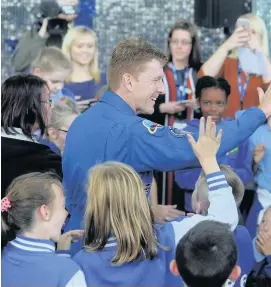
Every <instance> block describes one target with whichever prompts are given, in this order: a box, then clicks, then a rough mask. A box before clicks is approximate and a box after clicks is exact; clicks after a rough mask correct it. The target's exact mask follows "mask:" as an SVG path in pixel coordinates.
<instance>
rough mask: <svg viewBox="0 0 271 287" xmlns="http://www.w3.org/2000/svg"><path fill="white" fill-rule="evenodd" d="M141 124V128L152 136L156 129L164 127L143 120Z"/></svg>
mask: <svg viewBox="0 0 271 287" xmlns="http://www.w3.org/2000/svg"><path fill="white" fill-rule="evenodd" d="M142 123H143V126H144V127H145V128H147V129H148V131H149V133H150V134H152V135H153V134H154V133H156V131H157V129H159V128H163V127H164V126H162V125H159V124H157V123H154V122H151V121H149V120H144V121H143V122H142Z"/></svg>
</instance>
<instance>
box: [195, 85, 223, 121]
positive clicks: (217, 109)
mask: <svg viewBox="0 0 271 287" xmlns="http://www.w3.org/2000/svg"><path fill="white" fill-rule="evenodd" d="M199 104H200V108H201V111H202V115H203V116H204V118H205V119H206V118H207V117H208V116H211V117H212V121H214V122H215V123H219V122H220V121H221V118H222V116H223V113H224V111H225V109H226V107H227V98H226V94H225V92H224V91H222V90H220V89H216V88H206V89H203V90H202V92H201V98H200V102H199Z"/></svg>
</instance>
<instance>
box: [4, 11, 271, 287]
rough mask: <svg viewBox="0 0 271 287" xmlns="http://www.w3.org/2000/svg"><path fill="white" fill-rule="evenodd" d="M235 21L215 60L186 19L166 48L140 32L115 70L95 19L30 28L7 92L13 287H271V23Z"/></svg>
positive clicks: (117, 52)
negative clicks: (52, 31)
mask: <svg viewBox="0 0 271 287" xmlns="http://www.w3.org/2000/svg"><path fill="white" fill-rule="evenodd" d="M56 10H57V9H56ZM57 11H58V10H57ZM57 13H58V12H57ZM240 19H242V21H237V24H236V29H235V31H234V32H233V33H232V35H231V36H230V37H229V39H227V40H226V41H225V43H223V44H222V45H221V47H219V48H218V50H217V51H216V52H215V53H214V54H213V55H212V56H211V57H210V59H209V60H207V61H206V62H205V63H202V61H201V57H200V47H199V40H198V33H197V28H196V26H195V25H194V24H192V23H189V22H186V21H178V22H177V23H175V24H174V26H173V27H172V28H171V29H170V31H169V34H168V38H167V43H168V45H167V47H168V55H166V54H165V53H164V52H163V51H161V50H160V49H158V48H157V47H155V46H154V45H152V44H150V43H148V42H146V41H144V40H143V39H141V38H138V37H130V38H128V39H124V40H123V41H121V42H120V43H118V44H117V45H116V47H114V49H113V51H112V55H111V58H110V61H109V63H108V70H107V74H104V73H102V72H101V71H100V69H99V65H98V63H99V53H98V39H97V37H96V35H95V32H94V31H93V30H91V29H90V28H87V27H84V26H73V25H71V27H70V28H69V29H68V30H67V32H66V33H65V35H63V39H62V38H61V43H60V44H59V42H58V44H57V45H55V44H52V43H56V42H54V41H48V38H50V35H49V34H48V19H47V18H45V19H44V20H43V22H42V23H41V25H40V27H39V29H38V30H34V29H33V31H31V33H32V34H31V35H32V36H31V41H35V43H37V45H35V46H33V47H32V48H33V49H32V48H31V51H30V50H28V48H27V47H25V45H26V42H27V41H26V38H25V37H23V38H22V40H21V42H19V44H18V46H17V49H16V52H15V54H14V57H13V64H14V68H15V70H16V71H17V72H18V73H17V74H15V75H13V76H11V77H10V78H8V79H7V80H6V81H5V82H4V83H3V84H2V90H1V122H2V123H1V143H2V172H1V177H2V181H1V189H2V191H1V198H2V200H1V217H2V226H1V235H2V244H1V247H2V264H1V270H2V286H3V287H11V286H12V287H16V286H17V287H21V286H33V287H34V286H61V287H62V286H63V287H64V286H67V287H69V286H70V287H75V286H82V287H84V286H178V287H181V286H187V287H203V286H204V287H205V286H206V287H207V286H208V287H209V286H210V287H225V286H236V287H252V286H254V287H258V286H261V287H266V286H271V183H270V182H271V85H270V83H271V64H270V58H269V52H268V51H269V49H268V40H267V31H266V27H265V24H264V22H263V21H262V20H261V19H260V18H259V17H257V16H255V15H254V14H247V15H243V16H240ZM66 20H69V22H70V21H72V20H73V18H71V17H70V18H69V19H66ZM240 23H242V25H240ZM28 34H29V33H28ZM27 37H30V36H29V35H27ZM24 43H25V44H24ZM45 43H47V44H45ZM48 43H51V44H48ZM28 45H30V43H28ZM38 46H39V49H38ZM57 46H58V47H57ZM25 55H27V56H25ZM244 55H245V56H246V61H250V60H251V61H253V59H254V58H255V59H257V63H258V66H257V65H256V66H257V67H250V68H251V69H252V70H253V69H254V68H255V70H253V71H256V70H257V71H259V72H253V71H252V70H251V71H250V72H247V70H246V69H247V66H246V65H245V64H244V62H243V59H244ZM250 57H251V58H250ZM253 57H254V58H253ZM251 194H252V195H253V197H252V199H251V202H249V195H251Z"/></svg>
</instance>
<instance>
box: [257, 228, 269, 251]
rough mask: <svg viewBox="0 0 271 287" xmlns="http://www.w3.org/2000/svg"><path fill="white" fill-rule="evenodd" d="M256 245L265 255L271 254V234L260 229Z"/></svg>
mask: <svg viewBox="0 0 271 287" xmlns="http://www.w3.org/2000/svg"><path fill="white" fill-rule="evenodd" d="M256 247H257V249H258V251H259V252H260V253H262V254H263V255H265V256H269V255H271V234H270V233H267V232H265V231H259V233H258V237H257V240H256Z"/></svg>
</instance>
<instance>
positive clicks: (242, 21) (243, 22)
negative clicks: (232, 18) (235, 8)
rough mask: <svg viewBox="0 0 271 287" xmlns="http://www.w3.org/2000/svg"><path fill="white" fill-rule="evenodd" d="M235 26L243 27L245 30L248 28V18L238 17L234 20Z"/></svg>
mask: <svg viewBox="0 0 271 287" xmlns="http://www.w3.org/2000/svg"><path fill="white" fill-rule="evenodd" d="M236 27H244V28H245V29H246V30H250V22H249V20H248V19H244V18H239V19H238V20H237V22H236Z"/></svg>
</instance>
